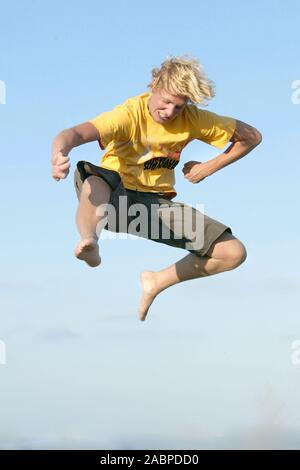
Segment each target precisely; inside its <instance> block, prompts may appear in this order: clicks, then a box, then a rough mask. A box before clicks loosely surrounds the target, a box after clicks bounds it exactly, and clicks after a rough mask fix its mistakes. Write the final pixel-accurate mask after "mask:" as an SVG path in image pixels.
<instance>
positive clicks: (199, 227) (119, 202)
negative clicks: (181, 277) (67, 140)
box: [74, 161, 232, 256]
mask: <svg viewBox="0 0 300 470" xmlns="http://www.w3.org/2000/svg"><path fill="white" fill-rule="evenodd" d="M91 175H94V176H98V177H99V178H102V179H103V180H104V181H106V183H107V184H108V185H109V186H110V187H111V189H112V192H111V196H110V200H109V203H108V206H107V211H106V219H105V225H104V229H106V230H109V231H112V232H121V233H129V234H131V235H136V236H139V237H143V238H146V239H149V240H153V241H155V242H158V243H164V244H166V245H169V246H173V247H176V248H183V249H185V250H188V251H189V252H190V253H193V254H195V255H197V256H204V255H205V254H206V253H207V251H208V250H209V248H210V247H211V245H212V244H213V243H214V241H215V240H216V239H217V238H218V237H219V236H220V235H222V233H224V232H229V233H232V231H231V229H230V227H228V226H226V225H224V224H222V223H221V222H218V221H217V220H214V219H211V218H210V217H208V216H207V215H205V214H204V213H203V212H201V211H200V210H198V209H196V208H194V207H191V206H189V205H187V204H184V203H182V202H178V201H172V200H170V199H168V198H167V197H165V196H164V194H163V193H151V192H147V193H146V192H141V191H134V190H129V189H126V188H124V186H123V184H122V181H121V178H120V176H119V174H118V173H117V172H116V171H112V170H108V169H106V168H101V167H99V166H96V165H93V164H91V163H89V162H84V161H81V162H78V164H77V169H76V170H75V175H74V183H75V189H76V193H77V196H78V199H79V198H80V193H81V188H82V185H83V182H84V181H85V179H86V178H88V177H89V176H91Z"/></svg>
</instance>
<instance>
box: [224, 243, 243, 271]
mask: <svg viewBox="0 0 300 470" xmlns="http://www.w3.org/2000/svg"><path fill="white" fill-rule="evenodd" d="M246 258H247V251H246V248H245V246H244V245H243V243H242V242H240V241H239V240H238V239H235V240H232V242H230V244H229V246H228V252H227V256H226V257H225V259H226V263H227V265H228V269H235V268H237V267H238V266H240V265H241V264H242V263H244V261H245V260H246Z"/></svg>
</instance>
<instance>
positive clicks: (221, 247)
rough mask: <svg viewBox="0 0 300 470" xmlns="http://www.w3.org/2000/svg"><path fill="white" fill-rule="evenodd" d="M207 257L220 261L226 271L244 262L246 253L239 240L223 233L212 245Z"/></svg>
mask: <svg viewBox="0 0 300 470" xmlns="http://www.w3.org/2000/svg"><path fill="white" fill-rule="evenodd" d="M207 255H208V256H209V257H211V258H215V259H219V260H222V261H223V262H224V265H226V269H234V268H237V267H238V266H240V265H241V264H242V263H243V262H244V261H245V260H246V258H247V251H246V248H245V246H244V245H243V243H242V242H241V241H240V240H238V239H237V238H235V237H234V236H233V235H232V234H230V233H228V232H225V233H223V234H222V235H221V236H220V237H219V238H217V240H216V241H215V242H214V243H213V244H212V246H211V247H210V249H209V250H208V252H207Z"/></svg>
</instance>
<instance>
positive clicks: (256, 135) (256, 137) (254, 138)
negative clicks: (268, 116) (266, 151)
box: [249, 127, 263, 147]
mask: <svg viewBox="0 0 300 470" xmlns="http://www.w3.org/2000/svg"><path fill="white" fill-rule="evenodd" d="M262 139H263V138H262V134H261V133H260V132H259V131H258V130H257V129H255V128H254V127H253V128H252V131H251V138H250V139H249V144H250V145H251V146H252V147H256V146H257V145H259V144H260V143H261V141H262Z"/></svg>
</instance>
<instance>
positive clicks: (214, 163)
mask: <svg viewBox="0 0 300 470" xmlns="http://www.w3.org/2000/svg"><path fill="white" fill-rule="evenodd" d="M261 141H262V135H261V133H260V132H259V131H258V130H257V129H255V127H252V126H250V125H249V124H246V123H245V122H242V121H238V120H237V121H236V128H235V131H234V133H233V135H232V137H231V139H230V142H232V144H231V145H230V147H228V148H227V149H226V150H225V151H224V152H223V153H221V154H220V155H218V156H217V157H215V158H213V159H211V160H209V161H207V162H205V163H201V162H195V161H190V162H187V163H186V164H185V165H184V167H183V169H182V171H183V174H184V177H185V178H186V179H187V180H188V181H190V182H191V183H199V182H200V181H202V180H204V179H205V178H206V177H207V176H210V175H212V174H213V173H215V172H216V171H219V170H221V169H222V168H224V167H225V166H227V165H230V164H231V163H233V162H236V161H237V160H239V159H240V158H242V157H244V156H245V155H247V154H248V153H249V152H251V151H252V150H253V149H254V148H255V147H256V146H257V145H259V144H260V143H261Z"/></svg>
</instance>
